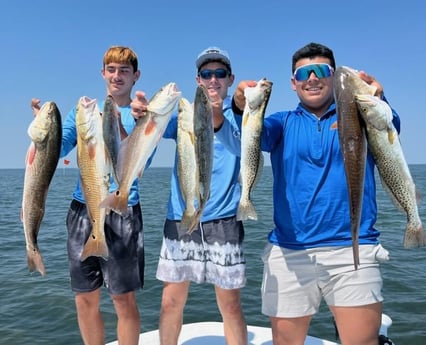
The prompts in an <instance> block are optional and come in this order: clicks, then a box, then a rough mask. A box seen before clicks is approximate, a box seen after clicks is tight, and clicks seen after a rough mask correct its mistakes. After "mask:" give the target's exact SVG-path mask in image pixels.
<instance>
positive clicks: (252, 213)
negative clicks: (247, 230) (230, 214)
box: [237, 200, 257, 220]
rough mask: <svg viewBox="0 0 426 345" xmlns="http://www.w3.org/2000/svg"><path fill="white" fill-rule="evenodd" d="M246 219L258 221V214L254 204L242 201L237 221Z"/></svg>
mask: <svg viewBox="0 0 426 345" xmlns="http://www.w3.org/2000/svg"><path fill="white" fill-rule="evenodd" d="M246 219H252V220H257V212H256V210H255V208H254V205H253V203H252V202H251V201H250V200H247V201H245V202H241V201H240V204H239V205H238V210H237V220H246Z"/></svg>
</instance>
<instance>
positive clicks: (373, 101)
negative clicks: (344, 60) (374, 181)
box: [356, 95, 425, 248]
mask: <svg viewBox="0 0 426 345" xmlns="http://www.w3.org/2000/svg"><path fill="white" fill-rule="evenodd" d="M356 102H357V105H358V108H359V111H360V113H361V115H362V117H363V119H364V122H365V124H366V130H367V140H368V146H369V149H370V151H371V153H372V155H373V157H374V160H375V162H376V166H377V169H378V171H379V175H380V179H381V182H382V185H383V187H384V189H385V190H386V191H387V192H388V194H389V195H390V197H391V199H392V201H393V202H394V203H395V204H396V205H397V207H398V208H399V209H401V210H403V211H404V212H405V214H406V216H407V225H406V228H405V235H404V241H403V245H404V247H405V248H411V247H421V246H424V245H425V236H424V229H423V224H422V221H421V219H420V216H419V213H418V207H417V194H416V187H415V184H414V181H413V178H412V176H411V173H410V170H409V168H408V164H407V162H406V160H405V157H404V153H403V151H402V147H401V143H400V140H399V136H398V132H397V131H396V129H395V127H394V126H393V123H392V118H393V116H392V110H391V108H390V107H389V105H388V104H387V103H386V102H385V101H383V100H380V99H379V98H378V97H375V96H370V95H358V96H356Z"/></svg>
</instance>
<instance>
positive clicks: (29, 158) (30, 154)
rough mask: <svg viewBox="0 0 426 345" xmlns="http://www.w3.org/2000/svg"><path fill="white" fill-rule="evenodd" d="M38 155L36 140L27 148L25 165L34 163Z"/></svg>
mask: <svg viewBox="0 0 426 345" xmlns="http://www.w3.org/2000/svg"><path fill="white" fill-rule="evenodd" d="M35 155H36V147H35V144H34V142H31V144H30V146H29V147H28V150H27V155H26V157H25V165H32V164H33V162H34V159H35Z"/></svg>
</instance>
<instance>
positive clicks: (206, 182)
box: [188, 85, 214, 233]
mask: <svg viewBox="0 0 426 345" xmlns="http://www.w3.org/2000/svg"><path fill="white" fill-rule="evenodd" d="M194 137H195V142H194V150H195V157H196V166H197V168H198V173H197V176H198V185H199V199H198V200H199V201H200V202H199V205H198V209H197V214H196V216H195V217H194V219H193V221H192V224H191V225H190V227H189V230H188V232H189V233H191V232H192V231H194V230H195V228H196V227H197V226H198V223H199V222H200V219H201V216H202V214H203V211H204V207H205V206H206V203H207V201H208V200H209V198H210V182H211V177H212V169H213V154H214V129H213V109H212V105H211V102H210V98H209V95H208V93H207V90H206V88H205V87H203V86H202V85H198V86H197V89H196V91H195V99H194Z"/></svg>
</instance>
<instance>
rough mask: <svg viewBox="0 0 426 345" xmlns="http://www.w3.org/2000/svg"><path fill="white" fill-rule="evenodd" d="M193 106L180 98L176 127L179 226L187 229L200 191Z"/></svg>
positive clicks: (195, 213) (195, 211) (193, 215)
mask: <svg viewBox="0 0 426 345" xmlns="http://www.w3.org/2000/svg"><path fill="white" fill-rule="evenodd" d="M193 120H194V108H193V105H192V104H191V103H190V102H189V101H188V100H187V99H186V98H183V97H182V98H181V99H180V101H179V106H178V129H177V140H176V145H177V154H178V156H177V175H178V179H179V187H180V191H181V194H182V197H183V200H184V201H185V210H184V212H183V215H182V220H181V227H182V228H186V229H189V227H190V225H191V224H192V223H193V222H194V219H195V217H196V216H197V209H196V205H198V204H199V202H200V200H199V197H200V191H199V180H198V167H197V160H196V157H195V147H194V143H195V135H194V121H193Z"/></svg>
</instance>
